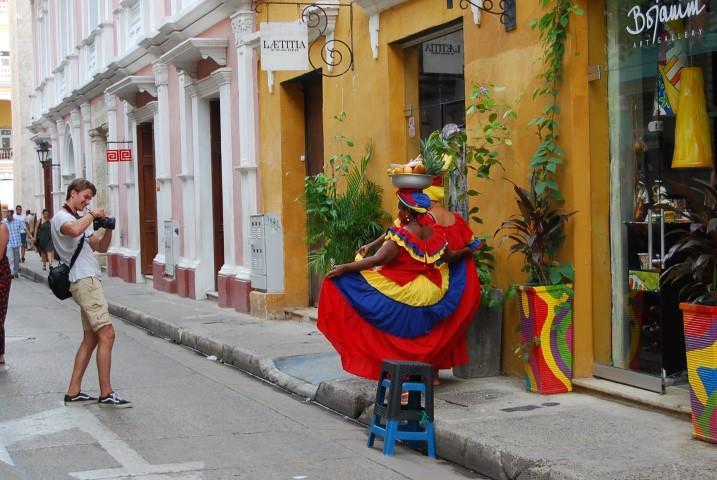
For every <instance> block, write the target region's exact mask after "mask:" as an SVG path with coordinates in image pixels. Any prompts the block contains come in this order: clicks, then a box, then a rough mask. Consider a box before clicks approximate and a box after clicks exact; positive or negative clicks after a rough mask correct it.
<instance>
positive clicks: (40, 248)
mask: <svg viewBox="0 0 717 480" xmlns="http://www.w3.org/2000/svg"><path fill="white" fill-rule="evenodd" d="M50 220H51V219H50V211H49V210H48V209H44V210H43V211H42V218H41V219H40V221H39V222H37V225H36V226H35V233H34V234H33V237H34V238H36V239H37V240H36V245H37V253H38V254H39V255H40V258H41V259H42V269H43V270H47V264H48V263H50V264H51V263H52V258H53V256H54V254H55V247H54V246H53V245H52V235H51V234H50Z"/></svg>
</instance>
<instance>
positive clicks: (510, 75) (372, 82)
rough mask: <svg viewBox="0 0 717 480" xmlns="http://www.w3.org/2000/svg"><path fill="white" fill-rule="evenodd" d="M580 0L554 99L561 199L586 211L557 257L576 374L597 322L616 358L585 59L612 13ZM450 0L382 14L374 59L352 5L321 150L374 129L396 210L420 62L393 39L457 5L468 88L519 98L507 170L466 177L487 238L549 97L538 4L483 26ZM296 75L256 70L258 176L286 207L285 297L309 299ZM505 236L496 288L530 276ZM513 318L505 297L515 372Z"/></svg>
mask: <svg viewBox="0 0 717 480" xmlns="http://www.w3.org/2000/svg"><path fill="white" fill-rule="evenodd" d="M496 3H497V2H496ZM580 3H582V4H583V7H584V8H585V10H586V12H587V14H586V15H585V16H582V17H575V18H574V19H573V22H574V23H573V27H572V28H571V37H570V40H569V41H568V44H567V54H566V58H565V82H564V85H563V86H562V89H561V94H560V99H559V101H560V103H561V107H562V115H561V117H560V130H559V133H560V143H561V146H562V147H563V148H564V149H565V150H566V152H567V164H566V165H565V167H564V168H563V169H562V172H561V175H560V182H561V188H562V189H563V191H564V193H565V195H566V200H567V201H566V204H565V208H566V209H568V210H578V211H579V213H578V214H577V215H576V216H575V217H574V220H572V221H571V223H570V224H569V227H568V231H567V240H566V242H565V247H564V249H563V252H562V257H563V259H564V260H570V261H572V262H573V263H574V264H575V267H576V285H575V311H574V324H575V327H574V329H575V330H574V332H575V333H574V338H575V373H576V375H577V376H585V375H589V374H590V373H591V365H592V362H593V333H594V332H595V335H596V336H598V335H599V336H600V337H601V343H599V344H596V346H597V347H596V351H598V355H599V356H600V357H603V356H604V355H608V358H609V343H608V344H607V349H606V346H605V344H604V342H602V338H603V337H607V338H608V341H609V323H610V322H609V318H610V317H609V315H610V285H609V245H608V240H607V238H608V235H607V234H608V230H607V228H608V212H609V203H608V199H609V188H608V169H607V113H606V112H607V109H606V102H605V88H606V86H605V81H604V80H602V81H599V82H595V83H588V81H587V78H586V70H587V66H588V63H599V62H601V61H602V62H603V63H604V53H603V52H604V45H605V37H604V35H605V33H604V30H605V28H604V23H605V18H604V15H603V13H602V11H603V10H602V8H603V7H602V6H599V5H596V3H602V2H594V3H593V4H592V5H591V6H590V10H589V11H588V9H587V5H586V4H587V1H586V0H583V1H582V2H580ZM445 6H446V4H445V2H435V1H431V0H414V1H411V2H406V3H404V4H402V5H399V6H398V7H395V8H393V9H390V10H388V11H385V12H383V13H381V17H380V34H379V35H380V44H379V58H378V60H374V59H373V57H372V52H371V49H370V41H369V31H368V17H366V16H365V15H364V14H363V12H362V10H361V9H360V8H358V7H354V28H353V35H354V42H353V45H354V55H355V67H354V70H353V71H350V72H348V73H347V74H345V75H343V76H341V77H338V78H324V79H323V95H324V106H323V108H324V112H323V113H324V139H325V157H326V158H329V157H330V156H331V155H332V154H334V153H336V147H335V145H333V143H332V139H333V137H334V135H335V134H336V133H339V132H340V133H342V134H344V135H346V136H348V137H349V138H352V139H353V140H354V141H355V143H356V146H357V147H356V151H355V152H354V153H355V154H358V153H360V152H361V150H362V148H363V145H364V144H365V143H366V142H367V141H369V140H372V141H373V142H374V143H375V146H376V156H375V158H374V160H373V165H372V167H371V171H372V173H371V177H372V179H373V180H376V181H377V182H379V184H380V185H382V186H383V187H384V190H385V194H384V204H385V208H386V209H387V210H389V211H391V212H392V211H393V210H394V209H395V202H394V200H393V188H392V187H391V184H390V180H389V178H388V177H387V176H386V175H385V170H386V168H387V167H388V164H390V163H392V162H395V163H402V162H405V161H406V160H408V155H409V154H410V153H411V152H412V151H413V149H414V148H415V145H409V144H408V138H407V134H406V129H407V125H406V118H405V116H404V106H405V104H406V103H407V99H408V100H410V99H411V98H413V97H415V96H416V92H415V91H414V88H415V85H414V83H415V79H412V78H408V80H409V81H408V82H407V81H406V75H407V73H406V72H407V71H409V69H408V68H406V65H407V64H415V63H416V59H415V58H413V57H411V55H410V53H409V54H407V55H404V50H403V48H402V47H401V46H399V45H397V44H395V43H394V42H397V41H400V40H401V39H404V38H406V37H408V36H410V35H413V34H416V33H419V32H421V31H424V30H426V29H429V28H431V27H435V26H438V25H442V24H444V23H447V22H450V21H451V20H454V19H456V18H459V17H461V16H462V17H463V29H464V30H463V32H464V40H465V41H464V44H465V81H466V98H469V94H470V90H471V84H472V82H474V81H475V82H479V83H493V84H496V85H501V86H504V87H506V90H505V92H504V94H503V95H505V99H506V100H512V99H514V98H517V97H521V98H522V99H521V102H520V105H519V107H518V118H519V119H518V122H517V123H516V124H515V125H514V128H513V130H514V132H513V142H514V146H513V148H511V149H506V151H505V152H504V153H505V157H504V166H505V172H502V171H499V170H496V171H495V173H494V179H493V180H491V181H478V180H475V179H473V180H472V181H471V184H472V185H471V186H472V187H473V188H476V189H477V190H479V191H481V192H482V193H483V195H481V196H480V197H478V200H477V201H478V203H477V205H478V206H479V207H481V214H482V217H483V219H484V224H483V225H473V228H474V230H475V232H476V233H477V234H480V235H487V236H490V237H492V235H493V234H494V232H495V230H496V228H497V227H498V226H499V225H500V223H501V222H502V221H503V220H504V219H506V218H507V217H509V216H510V215H511V214H513V213H514V212H515V202H514V200H513V195H512V188H511V185H510V183H508V182H507V181H505V180H504V178H507V179H511V180H513V181H515V182H518V183H525V181H526V179H527V176H528V164H529V160H530V158H531V156H532V153H533V151H534V149H535V147H536V145H537V137H536V136H535V133H534V131H533V130H532V129H531V128H529V127H527V122H528V121H529V120H530V119H531V118H532V117H534V116H535V115H537V113H538V112H539V111H541V109H542V104H540V103H536V102H534V101H533V100H532V91H533V88H534V87H535V86H536V85H537V81H536V80H535V76H536V74H537V73H538V72H539V71H540V70H541V68H542V65H541V64H540V63H539V62H538V61H537V60H536V59H538V58H539V57H540V55H541V48H540V45H539V44H538V39H537V34H536V32H534V31H532V30H530V28H529V27H528V24H529V22H530V19H532V18H536V17H537V16H539V14H540V13H541V11H540V8H539V7H538V2H537V1H534V2H520V5H519V6H518V19H519V24H518V28H517V29H516V30H515V31H513V32H505V30H504V28H503V27H502V25H500V23H499V21H498V19H497V18H496V17H494V16H491V15H487V14H484V15H483V18H482V24H481V26H480V27H478V26H476V25H475V24H474V23H473V18H472V14H471V13H470V11H463V10H460V9H459V8H454V9H453V10H447V9H446V8H445ZM343 10H344V9H342V11H341V12H340V14H339V22H338V25H337V30H336V38H348V35H347V29H348V17H349V16H348V15H347V13H348V12H344V11H343ZM279 12H280V13H279ZM282 13H283V14H285V18H284V19H286V20H293V19H295V18H296V10H295V8H294V7H287V8H286V9H283V10H280V9H279V8H278V7H277V8H274V7H273V6H272V18H271V20H272V21H281V19H282V18H281V14H282ZM260 21H264V20H263V19H261V20H260ZM578 52H579V53H580V55H577V53H578ZM405 57H408V58H405ZM296 76H297V75H296V74H294V73H292V72H277V73H275V78H274V92H273V93H270V92H269V91H268V87H267V77H266V74H265V72H261V74H260V102H259V105H260V109H261V111H260V117H261V138H262V142H261V172H262V173H261V175H262V187H263V201H264V207H265V211H267V212H274V211H278V209H279V208H281V209H282V214H283V219H284V225H285V229H286V230H285V231H286V234H285V235H286V237H285V248H286V267H287V269H286V272H287V281H286V285H287V292H288V293H287V298H286V303H287V304H292V305H293V304H296V305H305V304H306V301H307V295H306V289H307V287H306V281H305V278H306V256H307V249H306V246H305V245H304V244H303V242H302V241H301V239H302V238H303V235H304V231H305V228H304V223H305V216H304V215H303V211H302V207H301V204H300V203H299V202H298V199H299V198H300V196H301V193H302V189H303V175H304V173H303V172H304V165H303V164H302V163H300V161H299V160H298V157H299V155H300V154H301V153H303V148H304V147H303V145H304V139H303V104H302V100H301V99H300V97H301V94H300V92H297V87H296V85H289V84H285V85H282V82H283V81H286V80H288V79H291V78H295V77H296ZM407 84H408V87H406V85H407ZM407 88H408V91H407ZM409 103H410V102H409ZM416 103H417V102H416ZM414 105H415V103H414ZM341 111H345V112H347V115H348V117H347V119H346V120H345V121H344V122H343V123H342V124H341V125H340V126H338V125H337V122H336V121H334V120H333V117H334V115H336V114H337V113H339V112H341ZM590 118H593V122H592V123H591V121H590ZM474 127H475V119H473V120H472V119H471V118H469V119H468V128H469V132H468V133H469V136H470V133H471V132H470V129H471V128H474ZM267 139H272V140H271V141H267ZM591 143H592V145H593V146H594V148H593V149H592V150H591ZM279 184H281V187H282V188H281V191H279V189H278V186H279ZM506 247H507V245H506V246H504V247H503V248H501V249H500V250H499V251H498V252H497V259H496V271H495V281H496V283H497V285H498V286H499V287H506V286H507V285H509V284H511V283H520V282H524V281H525V275H524V274H522V273H521V272H520V269H521V259H520V258H519V257H517V256H515V257H508V256H507V253H506V251H507V248H506ZM594 280H595V281H594ZM596 319H599V320H596ZM516 323H517V312H516V310H515V306H514V305H511V304H508V305H506V309H505V314H504V329H503V331H504V332H505V334H504V344H503V366H504V370H505V371H506V372H508V373H511V374H518V375H519V374H521V368H522V367H521V364H520V362H519V361H518V359H517V358H516V357H515V356H514V355H513V354H512V348H511V347H512V346H513V345H515V344H516V343H517V335H516V334H515V333H514V330H515V329H514V327H515V325H516Z"/></svg>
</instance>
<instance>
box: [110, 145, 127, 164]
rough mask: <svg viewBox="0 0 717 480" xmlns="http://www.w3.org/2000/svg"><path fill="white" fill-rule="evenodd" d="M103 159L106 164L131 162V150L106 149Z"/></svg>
mask: <svg viewBox="0 0 717 480" xmlns="http://www.w3.org/2000/svg"><path fill="white" fill-rule="evenodd" d="M105 159H106V160H107V162H108V163H112V162H131V161H132V149H131V148H118V149H108V150H107V151H106V152H105Z"/></svg>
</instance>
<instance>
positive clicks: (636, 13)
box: [625, 0, 707, 48]
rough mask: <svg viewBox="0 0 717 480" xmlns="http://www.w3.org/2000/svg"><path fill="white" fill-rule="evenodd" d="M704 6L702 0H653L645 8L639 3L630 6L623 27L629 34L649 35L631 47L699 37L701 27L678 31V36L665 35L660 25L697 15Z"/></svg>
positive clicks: (703, 10)
mask: <svg viewBox="0 0 717 480" xmlns="http://www.w3.org/2000/svg"><path fill="white" fill-rule="evenodd" d="M706 8H707V5H705V4H704V3H703V2H702V0H689V1H686V2H683V1H678V2H674V3H665V2H661V1H660V0H655V3H654V4H653V5H650V6H648V7H646V8H643V7H642V6H640V5H635V6H634V7H632V8H631V9H630V10H629V11H628V12H627V17H628V22H627V26H626V27H625V28H626V30H627V33H629V34H630V35H639V36H645V35H649V37H647V38H643V39H641V40H640V41H639V42H635V44H634V45H633V48H637V47H644V46H652V45H655V44H659V43H662V42H663V41H664V42H665V43H666V42H669V41H675V40H682V39H687V38H691V37H700V36H702V34H703V33H704V32H703V30H702V29H701V28H697V29H685V30H684V31H682V32H680V33H679V34H678V36H675V35H674V34H670V35H669V36H665V35H664V32H663V31H662V26H663V25H665V24H669V23H670V22H681V21H684V20H687V19H690V18H694V17H697V16H699V15H701V14H702V13H703V12H705V9H706ZM663 37H664V38H663Z"/></svg>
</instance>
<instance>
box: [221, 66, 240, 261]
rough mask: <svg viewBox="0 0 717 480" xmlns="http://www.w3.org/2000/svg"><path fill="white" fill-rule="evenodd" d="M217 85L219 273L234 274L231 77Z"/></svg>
mask: <svg viewBox="0 0 717 480" xmlns="http://www.w3.org/2000/svg"><path fill="white" fill-rule="evenodd" d="M222 80H223V82H222V83H221V84H220V85H219V116H220V131H221V137H222V138H221V141H222V146H221V152H222V209H223V211H224V218H223V221H224V265H223V266H222V268H221V270H220V271H219V274H220V275H235V274H236V273H237V272H236V240H235V238H236V237H235V235H234V222H236V219H235V217H234V164H233V160H234V156H233V155H232V109H231V101H232V96H231V77H229V76H227V77H222Z"/></svg>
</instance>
